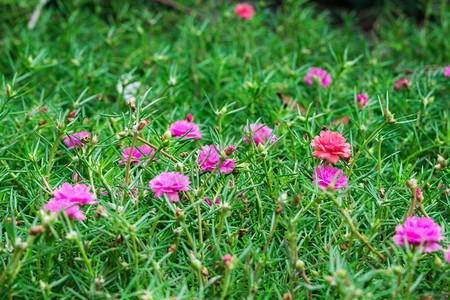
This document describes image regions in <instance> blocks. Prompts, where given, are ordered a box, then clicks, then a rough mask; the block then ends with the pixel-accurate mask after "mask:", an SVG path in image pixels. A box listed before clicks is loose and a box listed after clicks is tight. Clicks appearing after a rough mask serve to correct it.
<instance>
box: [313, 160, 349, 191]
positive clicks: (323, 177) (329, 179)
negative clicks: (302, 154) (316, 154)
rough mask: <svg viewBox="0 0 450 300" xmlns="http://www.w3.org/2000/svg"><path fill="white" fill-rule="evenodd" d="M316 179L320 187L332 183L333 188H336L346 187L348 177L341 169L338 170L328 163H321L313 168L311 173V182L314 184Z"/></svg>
mask: <svg viewBox="0 0 450 300" xmlns="http://www.w3.org/2000/svg"><path fill="white" fill-rule="evenodd" d="M316 180H318V181H319V182H318V183H317V184H318V185H319V186H321V187H325V188H326V187H327V186H329V185H330V184H331V183H334V182H336V183H335V184H334V189H335V190H338V189H339V188H341V187H342V188H344V189H345V188H347V182H348V178H347V177H345V176H344V174H343V172H342V170H339V169H338V168H333V167H332V166H330V165H323V166H321V167H317V168H315V169H314V174H313V184H314V185H316Z"/></svg>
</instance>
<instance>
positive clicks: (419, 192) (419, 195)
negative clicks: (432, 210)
mask: <svg viewBox="0 0 450 300" xmlns="http://www.w3.org/2000/svg"><path fill="white" fill-rule="evenodd" d="M416 199H417V201H418V202H419V203H421V202H422V201H423V193H422V190H421V189H420V188H417V189H416Z"/></svg>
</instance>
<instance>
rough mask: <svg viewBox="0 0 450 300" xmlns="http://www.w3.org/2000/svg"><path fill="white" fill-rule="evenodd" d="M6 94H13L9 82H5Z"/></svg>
mask: <svg viewBox="0 0 450 300" xmlns="http://www.w3.org/2000/svg"><path fill="white" fill-rule="evenodd" d="M6 95H8V97H12V96H14V93H13V89H12V87H11V85H10V84H9V83H8V84H6Z"/></svg>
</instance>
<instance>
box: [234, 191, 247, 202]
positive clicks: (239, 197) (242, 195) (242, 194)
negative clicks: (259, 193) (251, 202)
mask: <svg viewBox="0 0 450 300" xmlns="http://www.w3.org/2000/svg"><path fill="white" fill-rule="evenodd" d="M244 196H245V192H239V193H238V194H237V195H236V199H238V200H239V199H241V198H242V197H244Z"/></svg>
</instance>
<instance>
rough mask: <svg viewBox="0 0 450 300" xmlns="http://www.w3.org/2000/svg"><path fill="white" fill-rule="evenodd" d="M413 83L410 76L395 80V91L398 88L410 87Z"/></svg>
mask: <svg viewBox="0 0 450 300" xmlns="http://www.w3.org/2000/svg"><path fill="white" fill-rule="evenodd" d="M410 85H411V80H409V79H408V78H404V77H402V78H400V79H399V80H396V81H394V91H396V90H402V89H409V86H410Z"/></svg>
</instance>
